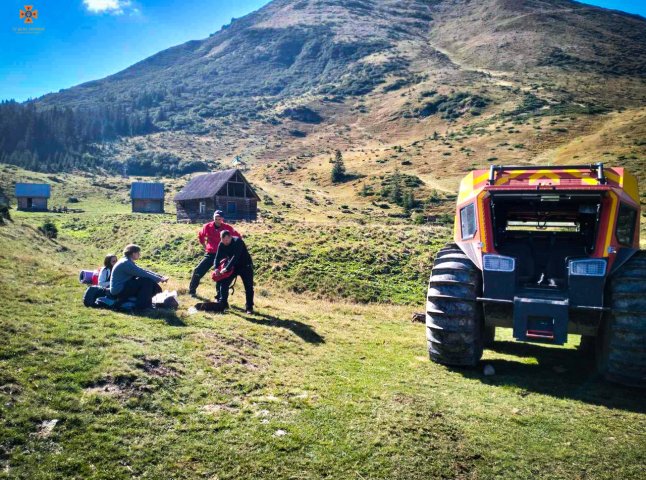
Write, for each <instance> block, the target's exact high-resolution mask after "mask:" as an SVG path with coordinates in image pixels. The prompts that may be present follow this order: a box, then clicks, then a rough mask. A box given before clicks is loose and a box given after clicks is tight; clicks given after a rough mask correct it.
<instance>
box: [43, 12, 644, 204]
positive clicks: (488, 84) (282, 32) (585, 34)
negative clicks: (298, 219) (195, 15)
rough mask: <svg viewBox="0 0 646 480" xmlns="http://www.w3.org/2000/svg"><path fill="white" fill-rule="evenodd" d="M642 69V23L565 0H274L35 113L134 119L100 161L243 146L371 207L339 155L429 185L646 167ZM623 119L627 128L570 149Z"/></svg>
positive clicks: (373, 176) (222, 156)
mask: <svg viewBox="0 0 646 480" xmlns="http://www.w3.org/2000/svg"><path fill="white" fill-rule="evenodd" d="M645 76H646V20H645V19H643V18H641V17H638V16H634V15H629V14H624V13H620V12H615V11H610V10H604V9H600V8H597V7H592V6H587V5H582V4H579V3H576V2H572V1H569V0H525V1H522V2H521V1H515V0H482V1H478V2H475V1H469V0H441V1H429V0H403V1H395V0H352V1H341V0H299V1H287V0H275V1H273V2H270V3H269V4H267V5H266V6H265V7H263V8H261V9H260V10H258V11H256V12H254V13H252V14H250V15H247V16H245V17H244V18H241V19H238V20H235V21H233V22H232V23H231V24H230V25H228V26H227V27H225V28H223V29H222V30H221V31H219V32H217V33H215V34H213V35H211V36H210V37H209V38H207V39H203V40H197V41H192V42H188V43H185V44H183V45H179V46H177V47H174V48H171V49H168V50H165V51H163V52H160V53H158V54H156V55H154V56H152V57H150V58H148V59H146V60H144V61H142V62H139V63H137V64H136V65H133V66H132V67H130V68H128V69H126V70H124V71H122V72H119V73H117V74H115V75H112V76H110V77H107V78H105V79H102V80H97V81H94V82H89V83H86V84H83V85H79V86H78V87H74V88H71V89H67V90H63V91H61V92H59V93H56V94H50V95H46V96H44V97H42V98H41V99H39V100H37V102H36V105H37V106H38V108H47V107H50V106H56V107H72V108H76V109H98V108H103V107H105V108H108V107H110V108H118V109H120V110H119V112H122V114H123V115H126V116H128V115H135V116H136V118H135V120H136V121H135V124H136V125H138V128H132V127H131V128H130V131H131V132H132V133H131V134H130V137H121V138H120V139H119V140H117V141H112V139H106V140H110V143H105V142H101V141H99V142H98V145H97V146H96V150H95V151H93V152H91V156H94V157H104V158H109V159H110V161H114V160H117V161H118V160H124V159H127V158H131V157H138V156H141V154H142V152H145V153H146V154H150V155H159V154H162V153H163V154H168V153H170V154H173V155H176V156H177V157H178V158H180V159H181V160H184V161H191V162H195V161H200V162H203V161H207V162H212V161H219V162H220V163H224V164H228V162H230V161H231V160H232V159H233V158H234V157H235V156H240V157H241V158H242V160H243V161H244V162H245V164H246V165H247V166H254V165H255V166H257V167H258V168H254V169H253V170H252V172H251V176H252V177H253V178H254V180H255V181H257V182H259V183H261V184H262V185H264V186H265V187H266V188H267V189H268V190H273V191H274V192H276V194H277V195H279V196H284V197H291V196H293V195H295V196H296V197H297V198H301V199H302V197H303V196H304V195H306V194H307V192H306V191H305V190H306V189H318V190H320V191H321V195H327V196H328V197H329V198H330V200H329V201H337V200H338V201H339V202H342V203H343V204H348V202H349V203H354V204H356V205H358V206H360V205H361V204H363V203H365V202H366V201H367V202H369V201H370V200H371V199H370V198H360V197H359V196H358V195H357V192H358V190H359V187H360V186H361V185H360V184H359V183H357V182H356V181H355V182H350V183H348V184H344V185H342V186H336V187H334V189H333V190H330V191H329V192H328V193H327V194H324V193H323V191H322V190H321V189H323V188H328V187H329V165H328V164H327V161H328V159H329V158H330V156H331V155H332V154H333V152H334V150H336V149H340V150H342V151H343V152H344V154H345V156H346V159H347V161H348V163H349V166H350V167H351V169H352V171H353V172H354V173H355V174H356V178H361V177H363V179H362V180H361V183H366V184H368V187H372V188H374V189H376V190H378V189H379V188H380V183H381V182H382V181H383V180H384V177H387V176H388V175H391V174H392V173H393V172H394V171H395V170H396V169H400V170H401V171H402V172H406V173H408V174H411V175H415V176H417V177H418V178H420V179H423V185H422V186H420V189H421V194H422V195H426V194H427V193H429V190H431V189H439V190H446V191H451V190H454V189H455V186H456V179H457V178H458V177H459V176H460V175H462V173H463V172H464V171H467V170H469V169H470V168H473V167H475V166H479V167H480V166H483V165H488V163H489V162H493V161H497V162H513V163H518V162H521V163H522V162H531V161H542V160H545V159H556V160H558V161H566V162H576V161H577V157H580V156H581V155H580V154H581V153H585V155H584V156H585V157H586V158H593V157H596V158H603V159H604V160H606V161H608V162H610V163H612V162H617V161H619V162H621V161H622V158H626V157H627V158H632V162H631V166H634V167H635V168H637V170H638V171H643V170H645V169H646V168H645V167H646V160H645V157H646V151H645V147H644V144H645V142H643V141H642V138H641V137H639V135H640V133H639V132H643V131H644V118H645V117H644V115H642V112H643V111H644V109H645V108H646V82H645V81H644V78H645ZM622 111H628V112H630V114H629V115H628V116H627V117H626V118H629V120H627V122H628V124H627V125H625V128H624V130H625V131H626V132H627V135H628V138H626V139H620V138H614V139H611V140H610V141H605V142H588V143H587V144H586V145H588V146H590V148H591V149H590V150H587V151H586V152H579V153H577V154H576V155H574V156H573V158H564V155H563V152H571V151H573V150H572V149H571V148H569V149H561V147H564V146H566V145H571V144H574V143H575V140H576V139H577V137H578V136H580V135H584V136H587V137H590V136H594V135H595V132H597V131H598V130H599V129H600V128H603V127H602V125H607V124H608V122H612V121H613V120H612V119H613V118H614V117H613V115H615V114H616V113H620V112H622ZM142 119H143V120H142ZM150 119H152V122H154V125H151V120H150ZM121 130H127V129H121ZM142 131H143V132H152V133H149V134H145V135H141V134H140V133H139V132H142ZM601 145H603V149H601V150H598V148H601V147H600V146H601ZM393 148H395V149H398V150H397V151H398V153H397V154H396V155H393ZM558 149H561V150H558ZM557 150H558V151H559V152H561V153H558V154H557V153H556V152H557ZM41 157H42V156H41ZM32 164H33V161H32ZM294 178H298V182H294V181H293V179H294ZM290 179H292V180H290ZM287 184H291V185H289V186H290V188H289V189H285V188H284V187H285V186H288V185H287ZM288 190H289V191H288ZM310 207H312V208H314V207H313V206H310Z"/></svg>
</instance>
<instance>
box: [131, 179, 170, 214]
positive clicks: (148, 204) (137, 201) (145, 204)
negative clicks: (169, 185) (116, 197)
mask: <svg viewBox="0 0 646 480" xmlns="http://www.w3.org/2000/svg"><path fill="white" fill-rule="evenodd" d="M130 199H131V201H132V211H133V212H138V213H164V184H163V183H152V182H133V183H132V186H131V187H130Z"/></svg>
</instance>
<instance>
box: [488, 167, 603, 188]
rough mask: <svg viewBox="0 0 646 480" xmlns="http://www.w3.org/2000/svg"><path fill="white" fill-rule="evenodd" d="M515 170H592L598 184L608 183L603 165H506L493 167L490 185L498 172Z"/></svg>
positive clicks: (490, 173)
mask: <svg viewBox="0 0 646 480" xmlns="http://www.w3.org/2000/svg"><path fill="white" fill-rule="evenodd" d="M514 170H590V171H591V172H596V174H597V182H599V183H600V184H602V185H603V184H605V183H606V176H605V174H604V172H603V163H601V162H599V163H589V164H587V165H553V166H549V167H546V166H542V167H541V166H537V165H525V166H521V165H517V166H505V165H492V166H491V167H490V169H489V181H488V183H489V185H493V184H494V183H495V182H496V173H497V172H511V171H514Z"/></svg>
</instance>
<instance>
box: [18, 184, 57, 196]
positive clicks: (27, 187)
mask: <svg viewBox="0 0 646 480" xmlns="http://www.w3.org/2000/svg"><path fill="white" fill-rule="evenodd" d="M49 194H50V188H49V185H47V184H46V183H16V197H45V198H49Z"/></svg>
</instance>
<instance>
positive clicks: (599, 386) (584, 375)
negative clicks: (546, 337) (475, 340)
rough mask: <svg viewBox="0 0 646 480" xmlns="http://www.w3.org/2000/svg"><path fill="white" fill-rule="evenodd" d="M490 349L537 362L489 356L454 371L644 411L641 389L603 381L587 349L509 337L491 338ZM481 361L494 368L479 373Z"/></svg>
mask: <svg viewBox="0 0 646 480" xmlns="http://www.w3.org/2000/svg"><path fill="white" fill-rule="evenodd" d="M491 350H493V351H495V352H498V353H502V354H505V355H514V356H517V357H522V358H535V359H536V360H537V362H538V363H537V364H536V363H532V364H527V363H522V362H520V361H514V360H507V359H489V360H485V361H482V362H481V365H480V366H479V368H477V369H471V370H466V369H456V370H455V371H457V372H459V373H461V374H462V375H463V376H465V377H467V378H473V379H477V380H480V381H481V382H483V383H487V384H489V385H495V386H501V387H504V386H514V387H518V388H521V389H523V391H522V392H521V395H529V394H531V393H540V394H543V395H550V396H553V397H557V398H563V399H572V400H578V401H581V402H585V403H590V404H594V405H603V406H605V407H608V408H617V409H622V410H628V411H632V412H638V413H646V403H645V402H644V396H643V395H644V392H643V391H640V390H638V389H634V388H629V387H623V386H620V385H616V384H612V383H608V382H606V381H604V380H603V379H602V378H601V377H600V376H599V375H598V374H597V373H596V371H595V364H594V357H593V355H592V354H591V353H590V352H587V351H583V350H578V349H577V350H572V349H560V348H549V347H543V346H540V345H532V344H527V343H520V342H510V341H502V342H500V341H499V342H495V343H494V345H493V346H492V347H491ZM485 364H489V365H492V366H493V367H494V368H495V370H496V374H495V375H494V376H491V377H485V376H484V375H483V374H482V365H485Z"/></svg>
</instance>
